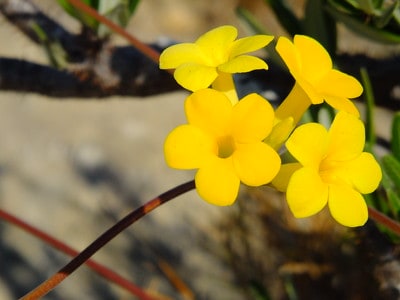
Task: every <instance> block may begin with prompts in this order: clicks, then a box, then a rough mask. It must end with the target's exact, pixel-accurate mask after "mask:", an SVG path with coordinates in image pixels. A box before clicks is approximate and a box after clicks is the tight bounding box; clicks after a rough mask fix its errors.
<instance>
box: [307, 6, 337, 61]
mask: <svg viewBox="0 0 400 300" xmlns="http://www.w3.org/2000/svg"><path fill="white" fill-rule="evenodd" d="M325 2H326V1H325V0H308V1H307V5H306V8H305V16H304V19H303V26H304V27H303V28H304V33H305V34H307V35H309V36H311V37H313V38H315V39H316V40H317V41H318V42H320V43H321V44H322V45H323V46H324V47H325V49H326V50H327V51H328V52H329V54H330V55H331V56H332V57H335V55H336V23H335V21H334V20H333V19H332V17H331V16H329V15H328V14H327V13H326V12H325V10H324V7H325Z"/></svg>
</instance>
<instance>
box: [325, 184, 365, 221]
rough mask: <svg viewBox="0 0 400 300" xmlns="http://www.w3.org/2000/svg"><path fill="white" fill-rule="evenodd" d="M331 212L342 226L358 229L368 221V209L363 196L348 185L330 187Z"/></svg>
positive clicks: (329, 203)
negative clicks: (357, 227)
mask: <svg viewBox="0 0 400 300" xmlns="http://www.w3.org/2000/svg"><path fill="white" fill-rule="evenodd" d="M328 205H329V210H330V211H331V214H332V216H333V218H334V219H335V220H336V221H338V222H339V223H340V224H342V225H345V226H349V227H356V226H362V225H364V224H365V222H367V220H368V208H367V204H366V203H365V200H364V198H363V197H362V196H361V194H360V193H359V192H357V191H355V190H353V189H352V188H351V187H349V186H346V185H330V186H329V202H328Z"/></svg>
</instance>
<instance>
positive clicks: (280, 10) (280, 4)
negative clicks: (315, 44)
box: [264, 0, 304, 36]
mask: <svg viewBox="0 0 400 300" xmlns="http://www.w3.org/2000/svg"><path fill="white" fill-rule="evenodd" d="M264 1H265V2H266V3H267V4H268V5H269V6H270V7H271V8H272V10H273V11H274V14H275V16H276V18H277V19H278V21H279V23H280V24H281V25H282V26H283V28H285V30H286V31H287V32H288V33H289V34H290V35H291V36H294V35H295V34H303V33H304V32H303V29H302V25H301V22H300V21H299V19H298V18H297V17H296V15H295V14H294V13H293V12H292V10H291V9H289V8H288V7H287V6H286V5H285V1H283V0H264Z"/></svg>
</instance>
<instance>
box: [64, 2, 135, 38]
mask: <svg viewBox="0 0 400 300" xmlns="http://www.w3.org/2000/svg"><path fill="white" fill-rule="evenodd" d="M57 1H58V3H59V4H60V6H61V7H62V8H63V9H64V10H65V11H66V12H67V13H68V14H70V15H71V16H72V17H74V18H75V19H77V20H78V21H79V22H80V23H82V24H83V25H84V26H86V27H89V28H91V29H93V30H94V31H95V32H97V33H98V34H99V35H100V36H105V35H108V34H110V31H109V29H108V28H106V27H105V26H104V25H102V24H100V23H99V22H98V21H97V20H96V19H94V18H93V17H91V16H89V15H87V14H85V13H83V12H81V11H79V10H78V9H76V8H75V7H74V6H73V5H71V4H70V3H69V1H68V0H57ZM83 2H84V3H85V4H87V5H88V6H90V7H91V8H93V9H95V10H96V11H97V12H98V13H100V14H101V15H103V16H104V17H106V18H108V19H110V20H112V21H113V22H115V23H117V24H118V25H120V26H122V27H125V26H126V25H127V23H128V21H129V19H130V17H131V16H132V15H133V14H134V12H135V11H136V8H137V5H138V4H139V0H83Z"/></svg>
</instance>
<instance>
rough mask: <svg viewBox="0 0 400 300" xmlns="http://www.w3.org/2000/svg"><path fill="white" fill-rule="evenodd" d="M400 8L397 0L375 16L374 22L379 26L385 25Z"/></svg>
mask: <svg viewBox="0 0 400 300" xmlns="http://www.w3.org/2000/svg"><path fill="white" fill-rule="evenodd" d="M398 8H399V1H396V2H394V3H393V4H392V5H390V6H389V7H387V8H386V9H385V10H383V11H382V13H381V14H380V16H377V17H375V18H374V23H375V25H376V27H378V28H383V27H385V26H386V25H387V24H388V23H389V22H390V20H391V19H392V18H393V14H394V12H395V11H396V10H397V9H398Z"/></svg>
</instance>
